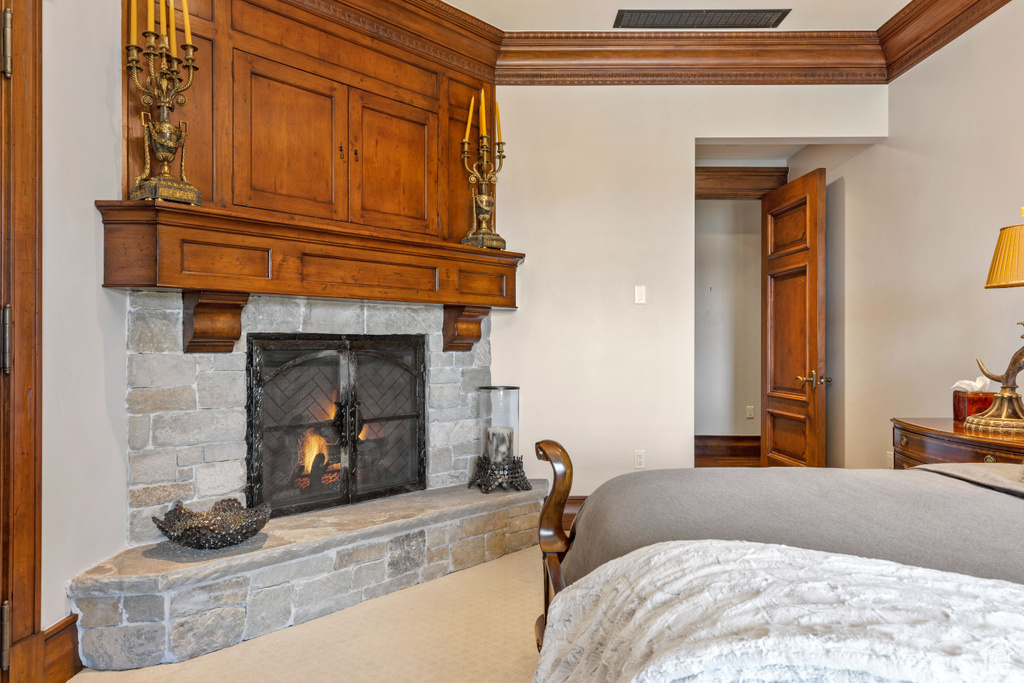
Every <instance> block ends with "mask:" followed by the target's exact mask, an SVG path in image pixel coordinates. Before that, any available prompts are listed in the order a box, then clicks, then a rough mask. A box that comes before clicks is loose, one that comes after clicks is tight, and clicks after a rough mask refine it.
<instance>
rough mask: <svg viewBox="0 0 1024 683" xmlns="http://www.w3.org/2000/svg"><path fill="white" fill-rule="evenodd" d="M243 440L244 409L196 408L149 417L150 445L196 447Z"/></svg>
mask: <svg viewBox="0 0 1024 683" xmlns="http://www.w3.org/2000/svg"><path fill="white" fill-rule="evenodd" d="M242 439H245V410H197V411H194V412H190V413H161V414H157V415H154V416H153V445H154V446H198V445H202V444H206V443H216V442H219V441H239V440H242Z"/></svg>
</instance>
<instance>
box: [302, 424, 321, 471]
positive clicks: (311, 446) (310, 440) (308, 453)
mask: <svg viewBox="0 0 1024 683" xmlns="http://www.w3.org/2000/svg"><path fill="white" fill-rule="evenodd" d="M317 453H323V454H324V457H326V456H327V440H326V439H324V437H322V436H320V435H319V434H318V433H316V432H314V431H313V430H312V429H307V430H306V433H305V434H304V435H303V437H302V443H300V444H299V460H300V461H301V462H302V467H303V472H305V473H307V474H308V473H309V471H310V468H311V467H313V460H314V459H315V458H316V455H317Z"/></svg>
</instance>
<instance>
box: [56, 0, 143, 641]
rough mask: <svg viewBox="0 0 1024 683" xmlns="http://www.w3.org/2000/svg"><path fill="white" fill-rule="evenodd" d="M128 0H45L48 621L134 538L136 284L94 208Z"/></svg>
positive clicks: (110, 167)
mask: <svg viewBox="0 0 1024 683" xmlns="http://www.w3.org/2000/svg"><path fill="white" fill-rule="evenodd" d="M120 22H121V10H120V3H116V2H82V1H81V0H45V2H44V3H43V27H44V30H43V265H42V267H43V387H42V391H43V548H42V562H43V576H42V626H43V627H44V628H46V627H48V626H50V625H52V624H53V623H55V622H57V621H59V620H60V619H62V618H64V617H65V616H67V615H68V613H69V611H70V610H69V609H68V607H67V604H66V599H65V596H64V584H65V582H66V581H67V580H68V579H70V578H71V577H72V576H74V575H75V574H78V573H79V572H81V571H82V570H84V569H87V568H88V567H90V566H92V565H94V564H96V563H97V562H99V561H100V560H103V559H104V558H106V557H109V556H110V555H113V554H114V553H116V552H119V551H120V550H121V549H122V548H123V547H124V544H125V520H126V517H127V512H126V506H127V500H126V496H127V487H126V485H125V476H126V474H125V471H126V467H125V448H126V444H125V431H126V422H125V406H124V392H125V363H126V355H127V353H126V351H125V342H126V335H125V323H124V320H125V312H126V310H127V303H126V296H125V293H124V292H121V291H117V290H105V289H102V288H101V287H100V285H101V283H102V281H103V224H102V222H101V220H100V214H99V212H98V211H97V210H96V208H95V207H94V206H93V201H95V200H97V199H117V198H118V197H119V196H120V191H121V189H120V188H121V115H120V102H121V56H122V50H121V48H120V46H119V43H120Z"/></svg>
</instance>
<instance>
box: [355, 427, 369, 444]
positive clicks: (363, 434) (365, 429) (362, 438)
mask: <svg viewBox="0 0 1024 683" xmlns="http://www.w3.org/2000/svg"><path fill="white" fill-rule="evenodd" d="M369 432H370V426H369V425H366V424H364V425H363V428H362V429H360V430H359V437H358V438H359V440H360V441H366V435H367V434H369Z"/></svg>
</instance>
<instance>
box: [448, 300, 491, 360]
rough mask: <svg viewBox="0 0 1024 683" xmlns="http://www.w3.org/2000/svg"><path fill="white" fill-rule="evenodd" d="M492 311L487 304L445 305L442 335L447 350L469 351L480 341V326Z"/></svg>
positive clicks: (481, 334)
mask: <svg viewBox="0 0 1024 683" xmlns="http://www.w3.org/2000/svg"><path fill="white" fill-rule="evenodd" d="M490 312H491V309H490V308H488V307H486V306H445V307H444V324H443V326H442V328H441V335H442V337H443V338H444V350H445V351H469V350H470V349H472V348H473V344H476V343H477V342H478V341H480V337H482V336H483V332H482V331H481V329H480V326H481V325H482V324H483V322H484V318H486V317H487V315H488V314H489V313H490Z"/></svg>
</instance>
